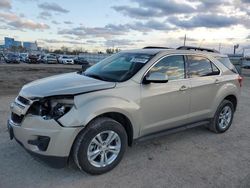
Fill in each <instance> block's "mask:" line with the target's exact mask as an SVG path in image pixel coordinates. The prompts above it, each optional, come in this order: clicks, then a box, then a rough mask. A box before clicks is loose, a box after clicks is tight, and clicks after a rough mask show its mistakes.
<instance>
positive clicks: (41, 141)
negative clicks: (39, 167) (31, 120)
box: [28, 136, 50, 151]
mask: <svg viewBox="0 0 250 188" xmlns="http://www.w3.org/2000/svg"><path fill="white" fill-rule="evenodd" d="M49 141H50V137H48V136H38V137H37V139H36V140H28V144H30V145H34V146H37V147H38V149H39V150H41V151H46V150H47V148H48V145H49Z"/></svg>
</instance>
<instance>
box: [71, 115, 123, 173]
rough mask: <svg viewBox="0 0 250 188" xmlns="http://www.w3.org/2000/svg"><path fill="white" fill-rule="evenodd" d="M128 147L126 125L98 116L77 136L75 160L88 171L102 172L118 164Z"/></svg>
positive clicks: (82, 168) (74, 149)
mask: <svg viewBox="0 0 250 188" xmlns="http://www.w3.org/2000/svg"><path fill="white" fill-rule="evenodd" d="M126 147H127V134H126V131H125V129H124V127H123V126H122V125H121V124H120V123H118V122H117V121H115V120H113V119H111V118H106V117H101V118H97V119H95V120H93V121H92V122H91V123H90V124H89V125H88V126H87V127H86V130H85V131H83V132H82V133H81V134H80V135H79V136H78V137H77V139H76V141H75V144H74V148H73V155H74V161H75V163H76V165H77V166H78V167H79V168H80V169H81V170H83V171H85V172H87V173H90V174H102V173H105V172H108V171H110V170H112V169H113V168H114V167H115V166H116V165H118V163H119V162H120V161H121V159H122V157H123V154H124V152H125V150H126Z"/></svg>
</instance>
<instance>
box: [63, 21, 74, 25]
mask: <svg viewBox="0 0 250 188" xmlns="http://www.w3.org/2000/svg"><path fill="white" fill-rule="evenodd" d="M64 23H65V24H68V25H70V24H73V23H72V22H71V21H64Z"/></svg>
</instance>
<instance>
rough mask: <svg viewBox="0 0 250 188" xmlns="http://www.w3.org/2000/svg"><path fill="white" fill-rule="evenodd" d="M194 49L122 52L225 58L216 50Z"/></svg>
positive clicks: (145, 49)
mask: <svg viewBox="0 0 250 188" xmlns="http://www.w3.org/2000/svg"><path fill="white" fill-rule="evenodd" d="M193 48H194V47H191V48H190V47H189V49H186V48H185V49H183V48H179V49H178V48H177V49H171V48H164V47H146V48H143V49H134V50H125V51H122V52H125V53H141V54H148V55H156V54H158V53H160V52H162V53H164V52H165V53H169V54H173V53H181V54H205V55H211V56H213V57H227V55H225V54H221V53H219V52H218V51H216V50H213V51H212V50H211V49H207V48H197V50H194V49H193ZM200 49H202V50H200Z"/></svg>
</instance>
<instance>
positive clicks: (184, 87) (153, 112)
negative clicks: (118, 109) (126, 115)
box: [141, 55, 190, 136]
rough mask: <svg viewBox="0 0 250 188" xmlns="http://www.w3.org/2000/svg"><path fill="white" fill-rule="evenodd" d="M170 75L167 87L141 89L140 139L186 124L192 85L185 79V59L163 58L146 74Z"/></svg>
mask: <svg viewBox="0 0 250 188" xmlns="http://www.w3.org/2000/svg"><path fill="white" fill-rule="evenodd" d="M152 72H160V73H164V74H167V76H168V82H167V83H150V84H142V85H141V117H142V121H141V122H142V125H141V136H143V135H146V134H149V133H153V132H158V131H161V130H164V129H168V128H172V127H175V126H179V125H182V124H185V123H186V120H187V118H188V113H189V103H190V91H189V90H190V83H189V80H188V79H186V73H185V72H186V71H185V60H184V56H182V55H171V56H167V57H164V58H162V59H161V60H159V62H158V63H156V64H155V65H154V66H153V67H152V68H151V69H150V70H149V72H148V73H147V74H146V76H147V75H149V74H151V73H152Z"/></svg>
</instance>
